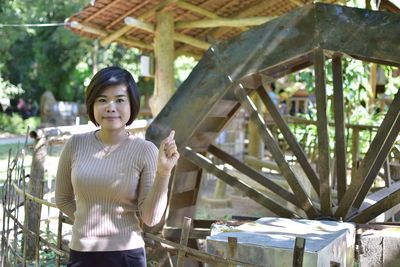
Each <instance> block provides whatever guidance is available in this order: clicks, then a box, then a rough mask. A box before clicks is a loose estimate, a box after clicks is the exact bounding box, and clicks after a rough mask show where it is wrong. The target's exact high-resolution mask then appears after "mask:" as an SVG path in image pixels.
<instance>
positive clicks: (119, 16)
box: [67, 0, 345, 116]
mask: <svg viewBox="0 0 400 267" xmlns="http://www.w3.org/2000/svg"><path fill="white" fill-rule="evenodd" d="M311 2H312V0H271V1H265V0H241V1H236V0H184V1H183V0H130V1H127V0H96V1H94V4H93V5H89V6H87V7H86V8H84V9H83V10H82V11H81V12H80V13H79V14H77V15H74V16H72V17H70V18H69V19H68V20H67V22H69V23H70V25H69V26H68V27H69V28H70V29H71V31H72V32H74V33H79V34H80V35H81V36H84V37H88V38H93V39H100V44H102V45H108V44H109V43H110V42H114V41H115V42H119V43H121V44H123V45H126V46H128V47H136V48H139V49H141V50H142V51H143V53H152V54H154V58H155V90H154V95H153V97H152V98H151V100H150V107H151V110H152V113H153V115H154V116H155V115H156V114H158V112H159V111H160V110H161V108H162V107H163V106H164V104H165V103H166V102H167V101H168V100H169V98H170V97H171V96H172V94H173V93H174V92H175V82H174V59H175V57H177V56H179V55H188V56H193V57H195V58H200V57H201V56H202V55H203V54H204V52H205V51H206V50H207V49H208V48H209V47H210V46H211V45H212V44H214V43H216V42H217V41H220V40H224V39H227V38H229V37H232V36H234V35H237V34H239V33H241V32H243V31H245V30H248V29H249V28H251V27H252V26H256V25H260V24H262V23H265V22H266V21H269V20H271V19H272V18H274V17H277V16H280V15H282V14H285V13H287V12H289V11H291V10H293V9H295V8H298V7H301V6H303V5H305V4H307V3H311ZM325 2H328V3H335V2H339V0H326V1H325ZM343 2H345V1H343Z"/></svg>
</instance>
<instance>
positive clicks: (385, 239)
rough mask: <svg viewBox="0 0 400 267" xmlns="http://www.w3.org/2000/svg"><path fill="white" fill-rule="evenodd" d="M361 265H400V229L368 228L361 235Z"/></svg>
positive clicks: (362, 266)
mask: <svg viewBox="0 0 400 267" xmlns="http://www.w3.org/2000/svg"><path fill="white" fill-rule="evenodd" d="M359 262H360V264H359V266H360V267H375V266H376V267H378V266H379V267H381V266H384V267H395V266H396V267H397V266H400V231H399V230H398V229H396V228H388V229H384V230H367V231H365V232H363V233H362V234H361V235H360V242H359Z"/></svg>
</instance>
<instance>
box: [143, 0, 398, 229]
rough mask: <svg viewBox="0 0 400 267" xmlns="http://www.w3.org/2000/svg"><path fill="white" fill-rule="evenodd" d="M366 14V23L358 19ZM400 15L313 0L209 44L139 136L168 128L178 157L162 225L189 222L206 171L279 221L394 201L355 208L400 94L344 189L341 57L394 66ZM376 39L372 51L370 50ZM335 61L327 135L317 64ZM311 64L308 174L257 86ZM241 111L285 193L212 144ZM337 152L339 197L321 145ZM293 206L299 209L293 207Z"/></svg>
mask: <svg viewBox="0 0 400 267" xmlns="http://www.w3.org/2000/svg"><path fill="white" fill-rule="evenodd" d="M366 18H368V19H366ZM399 22H400V16H399V15H397V14H392V13H387V12H379V11H370V10H363V9H355V8H347V7H343V6H336V5H327V4H322V3H315V4H311V5H307V6H304V7H302V8H299V9H297V10H295V11H292V12H290V13H288V14H286V15H283V16H281V17H279V18H277V19H275V20H272V21H270V22H268V23H265V24H263V25H261V26H259V27H257V28H253V29H251V30H249V31H247V32H245V33H243V34H241V35H238V36H235V37H233V38H231V39H229V40H226V41H223V42H221V43H219V44H217V45H214V46H212V47H211V48H210V49H209V50H208V51H207V52H206V54H205V55H204V57H203V58H202V59H201V60H200V62H199V64H198V65H197V66H196V67H195V68H194V70H193V72H192V73H191V74H190V75H189V77H188V79H187V80H186V81H185V82H184V83H183V84H182V85H181V87H180V88H179V89H178V91H177V93H176V94H175V95H174V96H173V97H172V98H171V100H170V101H169V102H168V103H167V105H166V106H165V107H164V109H163V110H162V111H161V113H160V114H159V116H157V117H156V119H155V120H154V121H153V123H152V124H151V125H150V127H149V129H148V130H147V134H146V137H147V138H148V139H150V140H152V141H153V142H155V143H159V142H160V141H161V140H162V138H164V137H165V136H166V135H167V134H168V133H169V131H170V130H171V129H175V130H176V140H177V143H178V146H179V148H180V151H181V154H182V159H180V160H179V162H178V165H177V167H176V169H175V173H174V179H173V184H172V186H171V188H172V192H171V197H170V206H169V214H168V215H167V220H166V223H167V226H178V227H179V226H180V224H181V221H182V218H183V217H184V216H188V217H193V215H194V210H195V206H196V201H197V196H198V193H199V185H200V183H201V177H202V172H203V171H207V172H210V173H212V174H214V175H215V176H217V177H218V178H220V179H222V180H223V181H225V182H226V183H228V184H230V185H232V186H234V187H236V188H238V189H240V190H242V191H243V192H244V193H245V194H246V195H247V196H249V197H250V198H252V199H253V200H255V201H257V202H258V203H260V204H262V205H263V206H265V207H266V208H267V209H269V210H271V211H272V212H274V213H275V214H276V215H278V216H282V217H292V218H297V217H304V218H320V217H327V216H329V217H333V218H336V219H338V220H339V219H343V220H346V221H355V222H368V221H370V220H371V219H373V218H375V217H376V216H377V215H378V214H380V213H382V212H384V211H386V210H387V209H389V208H391V207H393V206H395V205H396V204H398V203H399V201H400V191H399V190H397V189H396V190H394V189H393V188H397V185H395V186H394V187H393V188H390V187H389V188H387V189H382V191H381V197H380V198H379V199H376V203H375V204H373V205H369V206H368V208H366V209H360V207H361V206H362V204H363V201H364V200H365V198H366V197H367V195H368V192H369V189H370V188H371V186H372V183H373V181H374V179H375V178H376V177H377V174H378V172H379V170H380V169H381V167H382V165H383V163H384V161H385V159H386V158H387V155H388V153H389V150H390V149H391V147H392V145H393V143H394V141H395V139H396V138H397V136H398V133H399V131H400V103H399V102H400V92H399V93H397V95H396V96H395V98H394V100H393V102H392V104H391V106H390V108H389V111H388V112H387V114H386V116H385V118H384V120H383V122H382V124H381V126H380V128H379V129H378V131H377V134H376V136H375V137H374V139H373V141H372V143H371V145H370V148H369V150H368V152H367V154H366V155H365V157H364V159H362V161H361V164H360V165H359V166H358V168H357V169H356V171H355V174H354V176H353V177H352V180H351V185H350V186H347V184H348V181H349V179H350V177H347V176H348V175H347V172H346V166H347V162H346V160H347V159H346V154H345V151H344V148H345V140H346V138H345V137H346V136H345V131H344V112H343V103H344V102H343V87H342V70H341V57H342V56H347V55H348V56H351V57H353V58H355V59H359V60H363V61H367V62H374V63H379V64H385V65H392V66H400V45H399V44H400V43H399V42H400V41H399V39H398V38H397V37H395V36H399V34H400V28H399V27H398V25H399ZM376 43H379V44H380V45H379V49H378V48H377V46H376ZM326 59H331V60H332V62H333V64H332V65H333V67H332V68H333V77H334V109H335V121H336V123H335V137H334V138H332V137H331V136H329V135H328V120H327V106H326V102H327V96H326V88H325V64H324V62H325V60H326ZM312 65H314V68H315V86H316V105H317V117H318V120H317V127H318V138H317V143H318V151H319V154H318V160H317V164H318V168H317V170H315V169H314V168H313V167H312V165H311V164H310V161H309V160H308V159H307V157H306V156H305V153H304V151H303V149H302V147H301V146H300V145H299V143H298V142H297V140H296V139H295V137H294V135H293V134H292V133H291V131H290V130H289V128H288V126H287V123H286V121H285V120H284V119H283V118H282V117H281V115H280V114H279V112H278V111H277V109H276V107H275V106H274V105H273V102H272V100H271V99H270V97H269V96H268V94H267V93H266V91H265V88H264V87H263V85H262V84H261V80H262V79H261V77H262V76H263V80H265V79H266V78H267V79H268V80H270V81H273V80H275V79H278V78H280V77H282V76H284V75H287V74H289V73H292V72H295V71H299V70H301V69H303V68H306V67H308V66H312ZM253 93H257V94H258V95H259V96H260V97H261V99H262V101H263V103H264V104H265V106H266V108H267V109H268V111H269V113H270V114H271V117H272V118H273V120H274V122H275V124H276V125H277V127H278V128H279V130H280V132H281V133H282V134H283V136H284V137H285V139H286V141H287V144H288V145H289V146H290V148H291V150H292V152H293V153H294V155H295V156H296V158H297V161H298V163H299V164H300V165H301V167H302V169H303V170H304V173H305V174H306V175H307V177H308V180H309V183H310V184H311V185H312V188H313V190H314V191H315V193H316V194H317V195H318V196H319V203H316V202H314V201H312V200H311V198H310V196H309V195H308V194H307V193H306V191H305V190H304V185H303V184H302V183H301V182H300V180H299V178H298V177H297V175H296V173H295V172H294V171H293V170H292V167H291V166H290V164H289V163H288V162H287V160H286V159H285V156H284V154H283V153H282V151H281V149H280V147H279V145H278V144H277V141H276V140H275V139H274V136H273V135H272V134H271V132H270V131H269V129H268V128H267V127H266V126H265V123H264V121H263V119H262V116H261V115H260V114H259V113H258V111H257V110H256V109H255V108H254V105H253V103H252V102H251V99H250V97H249V96H250V95H252V94H253ZM241 107H244V108H245V109H246V110H247V112H248V113H249V114H250V116H251V120H252V121H253V122H254V123H255V124H256V125H257V126H258V130H259V134H260V136H261V137H262V138H263V140H264V141H265V143H266V146H267V148H268V149H269V151H270V153H271V154H272V156H273V158H274V159H275V161H276V164H277V165H278V167H279V169H280V173H281V174H282V176H284V178H285V179H286V181H287V183H288V185H289V187H290V190H286V189H284V188H283V187H281V186H279V185H277V184H276V183H274V182H273V181H272V180H270V179H268V178H267V177H266V176H263V175H262V174H260V173H259V172H256V171H255V170H253V169H251V168H249V167H248V166H247V165H246V164H244V163H243V162H241V161H239V160H237V159H236V158H234V157H232V156H230V155H229V154H228V153H225V152H224V151H222V150H220V149H218V148H217V147H215V146H214V145H213V144H212V143H213V141H214V139H215V137H216V136H218V134H219V133H220V132H221V131H222V130H223V128H224V127H225V125H227V123H229V121H230V120H231V119H232V118H233V117H234V115H235V113H236V112H237V111H238V110H239V108H241ZM330 142H334V143H335V147H336V151H335V155H334V157H335V158H336V160H337V164H336V167H335V168H336V172H335V173H336V177H335V178H336V179H337V184H338V186H337V190H338V198H337V199H333V198H332V196H331V178H330V166H329V165H330V164H329V159H330V158H331V157H332V155H330V154H329V143H330ZM207 154H212V155H213V156H215V157H217V158H219V159H221V160H223V161H224V162H226V163H228V164H230V165H232V166H233V167H234V168H236V169H237V170H238V171H240V172H242V173H243V174H245V175H247V176H248V177H250V178H251V179H253V180H255V181H257V182H258V183H260V184H262V185H263V186H265V187H266V188H268V189H269V190H270V191H272V192H274V193H275V194H276V197H279V198H281V199H283V200H284V201H285V202H287V203H288V205H286V206H283V205H281V204H279V203H277V202H276V201H274V200H272V199H271V198H270V196H267V195H265V194H262V193H261V192H259V191H257V190H255V189H253V188H251V187H249V186H248V185H247V184H245V183H243V182H242V181H241V180H240V179H239V178H237V177H234V176H232V175H230V174H228V173H226V172H225V171H224V170H222V169H220V168H219V167H218V166H215V165H213V164H212V163H211V161H210V160H209V159H208V158H207V157H206V155H207ZM293 207H297V208H298V209H300V212H297V211H295V209H294V208H293Z"/></svg>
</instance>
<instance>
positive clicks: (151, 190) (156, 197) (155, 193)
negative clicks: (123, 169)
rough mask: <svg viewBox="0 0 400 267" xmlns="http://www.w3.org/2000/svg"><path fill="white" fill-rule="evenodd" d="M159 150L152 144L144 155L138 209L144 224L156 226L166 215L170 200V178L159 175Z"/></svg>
mask: <svg viewBox="0 0 400 267" xmlns="http://www.w3.org/2000/svg"><path fill="white" fill-rule="evenodd" d="M157 156H158V149H157V147H156V146H155V145H153V144H152V143H151V145H149V146H148V147H147V150H146V153H145V155H144V169H143V171H142V173H141V176H140V185H139V196H138V197H139V198H138V207H139V212H140V215H141V218H142V220H143V222H144V223H145V224H146V225H148V226H154V225H156V224H157V223H159V222H160V220H161V218H162V216H163V215H164V212H165V209H166V206H167V200H168V183H169V176H161V175H159V174H157Z"/></svg>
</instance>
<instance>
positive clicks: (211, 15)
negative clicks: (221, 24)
mask: <svg viewBox="0 0 400 267" xmlns="http://www.w3.org/2000/svg"><path fill="white" fill-rule="evenodd" d="M176 5H177V6H179V7H181V8H184V9H187V10H189V11H191V12H193V13H197V14H199V15H202V16H205V17H208V18H211V19H217V18H219V16H218V15H216V14H214V13H213V12H211V11H209V10H207V9H204V8H201V7H198V6H195V5H192V4H190V3H187V2H184V1H177V2H176Z"/></svg>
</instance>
